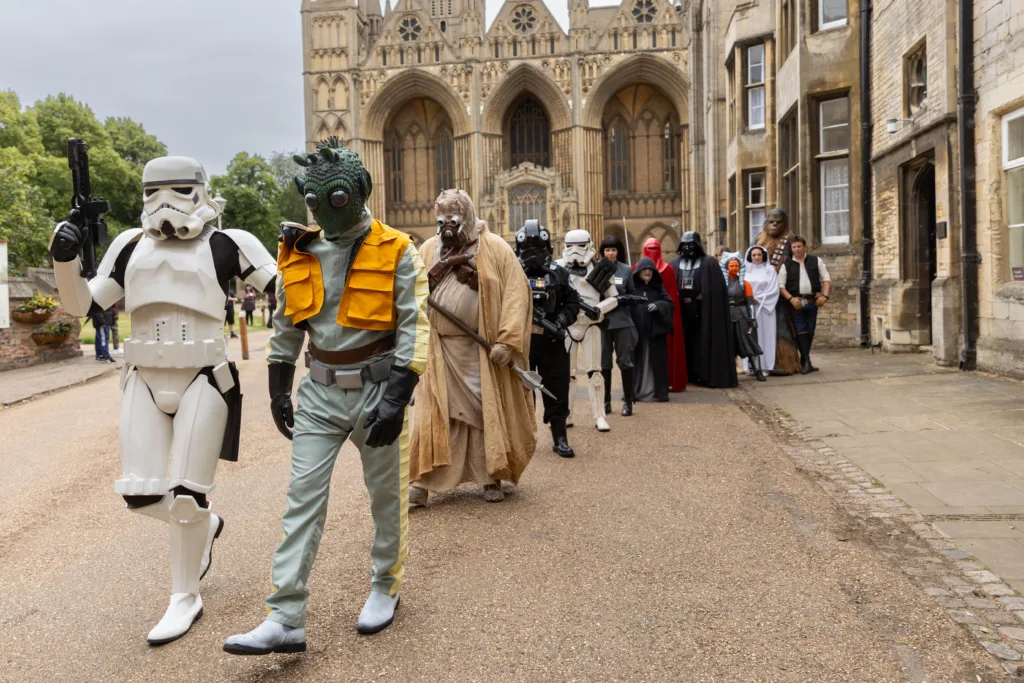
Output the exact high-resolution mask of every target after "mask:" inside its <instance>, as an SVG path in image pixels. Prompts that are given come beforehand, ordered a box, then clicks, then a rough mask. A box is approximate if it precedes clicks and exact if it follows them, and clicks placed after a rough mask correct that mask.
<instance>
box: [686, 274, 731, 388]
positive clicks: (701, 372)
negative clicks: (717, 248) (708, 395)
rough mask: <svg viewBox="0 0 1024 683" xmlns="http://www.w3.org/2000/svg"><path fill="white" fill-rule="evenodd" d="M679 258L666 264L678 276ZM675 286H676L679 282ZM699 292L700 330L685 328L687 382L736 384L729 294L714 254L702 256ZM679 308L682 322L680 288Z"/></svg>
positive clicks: (728, 386) (714, 384)
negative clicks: (688, 378)
mask: <svg viewBox="0 0 1024 683" xmlns="http://www.w3.org/2000/svg"><path fill="white" fill-rule="evenodd" d="M682 260H683V259H682V257H680V258H677V259H674V260H673V261H672V263H671V264H669V265H671V266H672V268H673V269H675V271H676V273H677V277H678V273H679V272H680V264H681V262H682ZM676 287H677V288H678V287H679V283H678V282H677V283H676ZM700 291H701V300H700V302H699V303H700V308H699V315H700V329H699V330H698V331H697V334H693V331H691V330H688V329H684V334H685V335H686V339H687V344H686V351H687V353H686V356H687V358H686V360H687V366H688V370H689V373H690V381H696V382H698V383H699V384H702V385H704V386H706V387H712V388H716V389H726V388H731V387H735V386H739V380H738V379H737V377H736V341H735V339H734V338H733V335H732V328H731V326H730V325H729V293H728V288H727V286H726V283H725V276H724V275H722V268H721V266H719V265H718V262H717V261H715V258H714V257H713V256H707V255H705V256H702V257H701V264H700ZM679 307H680V309H682V310H681V313H682V314H683V324H684V325H685V324H686V322H687V317H688V316H687V314H686V304H684V303H683V296H682V291H681V290H680V293H679Z"/></svg>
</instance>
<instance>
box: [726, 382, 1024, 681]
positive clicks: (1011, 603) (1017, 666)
mask: <svg viewBox="0 0 1024 683" xmlns="http://www.w3.org/2000/svg"><path fill="white" fill-rule="evenodd" d="M727 394H728V395H729V398H730V399H731V400H732V401H733V403H735V404H736V405H737V406H739V407H740V409H741V410H743V411H744V412H745V413H747V414H748V415H749V416H751V417H761V418H766V419H764V422H765V426H766V427H767V428H768V429H770V430H772V431H774V432H776V434H777V435H778V436H779V437H780V439H779V442H780V445H781V446H782V449H783V450H784V451H785V452H786V454H787V455H788V456H789V457H790V459H791V460H792V461H793V463H794V464H795V465H796V466H797V469H798V470H799V471H801V472H804V473H806V474H809V475H811V477H812V478H813V479H814V480H815V481H816V483H817V484H818V485H819V486H821V488H823V489H824V490H825V492H826V493H828V495H829V497H830V498H832V500H833V501H835V503H836V504H837V505H838V506H839V507H840V508H842V509H843V510H844V511H845V512H846V513H847V514H849V515H850V516H851V517H852V518H854V519H855V520H856V521H857V522H859V523H860V524H862V525H872V524H874V525H879V524H880V525H881V526H882V528H883V529H888V531H887V533H886V536H887V537H888V538H889V539H891V541H890V542H889V544H888V545H887V546H886V547H881V546H880V544H879V543H878V542H877V541H876V539H875V537H874V535H871V534H869V535H868V536H869V537H870V539H871V543H872V545H874V546H875V547H876V548H878V549H879V550H881V551H882V553H883V554H884V555H886V556H887V557H888V558H889V559H890V560H892V561H894V562H895V563H897V564H899V568H900V570H901V571H902V572H903V573H904V574H905V575H906V576H907V577H909V578H910V580H911V581H912V582H913V583H915V584H917V585H918V586H919V587H921V589H922V590H923V591H924V593H925V594H926V595H928V596H930V597H932V598H934V599H935V601H936V602H937V604H938V605H939V607H941V608H942V609H943V610H944V611H945V612H946V614H947V616H949V618H950V619H952V620H953V621H954V622H955V623H957V624H959V625H961V626H962V627H963V628H965V629H966V630H967V631H969V632H970V634H971V635H972V636H974V638H975V640H976V641H977V643H978V644H979V645H980V646H981V647H983V648H984V649H985V650H986V651H987V652H988V653H989V654H991V655H993V656H994V657H996V658H997V659H998V660H999V662H1000V663H1001V664H1002V665H1003V668H1004V669H1005V670H1006V671H1007V672H1008V673H1009V674H1011V675H1013V676H1018V677H1019V676H1024V596H1022V595H1020V594H1019V593H1017V592H1016V591H1015V590H1014V589H1013V588H1011V587H1010V586H1008V585H1006V584H1005V583H1003V582H1002V580H1001V579H1000V578H999V577H998V576H996V575H995V574H994V573H993V572H991V571H989V570H988V569H987V568H986V567H985V566H984V565H982V564H981V563H980V562H978V561H977V560H976V559H974V558H973V557H972V556H971V555H970V553H968V552H967V551H964V550H962V549H960V548H957V547H956V546H955V545H953V544H952V543H950V541H949V537H948V536H946V535H945V534H944V533H942V531H940V530H939V529H938V528H936V527H935V526H934V525H933V524H931V523H929V522H928V521H927V520H926V519H925V518H924V517H923V516H922V515H921V514H920V513H919V512H918V511H917V510H916V509H914V508H913V507H911V506H909V505H907V504H906V503H904V502H903V501H902V500H900V499H899V498H898V497H897V496H896V495H894V494H893V493H892V492H891V491H890V490H889V489H887V488H886V487H884V486H882V485H880V484H879V485H876V484H878V482H877V481H876V480H874V479H872V477H871V476H870V475H868V474H867V473H866V472H865V471H864V470H862V469H861V468H860V467H858V466H857V465H855V464H854V463H852V462H851V461H849V460H847V459H846V458H844V457H842V456H841V455H840V454H839V453H838V452H837V451H836V450H835V449H834V448H832V447H831V446H829V445H828V444H826V443H825V442H824V441H822V440H820V439H818V438H817V437H814V436H810V435H808V434H807V428H805V427H803V426H801V425H800V424H799V423H798V422H796V421H795V420H793V419H792V418H791V417H789V415H788V414H786V413H785V412H783V411H782V410H780V409H779V408H777V407H776V406H775V405H774V404H773V403H772V402H771V401H770V399H767V398H765V397H760V396H758V395H756V394H755V393H754V392H753V391H752V390H751V389H748V388H746V387H743V386H742V385H741V386H740V388H738V389H729V390H727ZM755 406H756V407H755ZM758 409H760V410H761V411H762V412H761V413H760V414H758V415H755V414H754V413H757V412H758ZM765 412H767V413H768V414H767V415H765V414H764V413H765ZM922 541H923V542H924V544H926V545H927V546H928V548H927V549H925V548H922V547H920V546H919V545H914V544H913V543H914V542H922Z"/></svg>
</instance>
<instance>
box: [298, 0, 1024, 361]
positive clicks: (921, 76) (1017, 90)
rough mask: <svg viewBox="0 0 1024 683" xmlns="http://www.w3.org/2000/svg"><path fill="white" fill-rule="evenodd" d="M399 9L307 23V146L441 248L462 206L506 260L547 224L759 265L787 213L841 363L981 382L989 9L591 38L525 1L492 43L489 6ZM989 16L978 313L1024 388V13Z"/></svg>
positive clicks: (601, 31) (795, 6)
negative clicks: (971, 188) (964, 51)
mask: <svg viewBox="0 0 1024 683" xmlns="http://www.w3.org/2000/svg"><path fill="white" fill-rule="evenodd" d="M378 1H379V0H358V4H357V0H303V4H302V12H303V32H304V43H305V57H304V59H305V65H304V78H305V84H306V88H305V92H306V131H307V144H308V145H309V146H310V148H312V147H313V146H314V145H315V143H316V141H317V140H319V139H322V138H324V137H327V136H328V135H338V136H339V137H341V138H343V139H344V140H345V141H346V142H347V143H348V144H350V145H351V146H352V147H354V148H355V149H356V150H358V151H359V152H360V153H361V154H362V155H363V157H364V159H365V161H366V163H367V166H368V167H369V169H370V170H371V173H372V174H373V177H374V180H375V191H374V196H373V198H372V209H373V211H374V212H375V214H376V215H378V216H384V217H385V218H386V219H387V220H388V222H389V223H391V224H392V225H394V226H396V227H398V228H400V229H403V230H405V231H407V232H409V233H411V234H412V235H414V237H415V239H416V240H417V241H421V240H422V239H424V238H425V237H426V236H428V235H430V234H432V233H433V228H432V226H431V215H430V208H431V202H432V200H433V198H434V197H435V196H436V194H437V192H438V190H439V189H440V188H442V187H448V186H459V187H462V188H464V189H466V190H468V191H469V192H470V193H471V194H472V195H473V197H474V198H475V199H476V201H477V205H478V207H479V209H480V213H481V217H483V218H485V219H486V220H487V221H488V223H489V224H490V225H491V227H492V229H493V230H495V231H497V232H499V233H500V234H502V235H504V236H505V237H506V238H509V239H511V236H512V233H513V231H514V230H515V229H516V228H517V227H519V225H521V224H522V221H523V220H525V219H527V218H540V219H541V220H542V221H544V222H545V223H546V224H547V225H548V226H549V227H550V228H551V229H552V231H553V233H554V234H555V236H556V237H558V236H561V235H563V234H564V233H565V232H566V231H567V230H570V229H572V228H576V227H581V228H585V229H587V230H590V231H591V233H592V234H593V235H594V237H595V238H596V239H600V237H601V236H602V234H603V233H605V232H608V233H614V234H617V235H620V236H621V235H622V232H623V229H624V228H625V231H626V233H628V240H629V245H630V250H631V251H632V253H633V257H634V258H635V257H636V254H637V252H638V251H639V249H640V245H641V243H642V241H643V240H645V239H646V238H647V237H649V236H654V237H656V238H658V239H659V240H660V241H661V242H662V246H663V248H664V249H665V250H666V251H669V252H671V251H674V249H675V247H676V243H677V241H678V238H679V236H680V234H681V233H682V232H683V231H685V230H688V229H694V230H699V231H700V232H701V233H702V234H703V235H704V236H705V241H706V243H707V244H708V245H709V247H713V246H715V245H717V244H725V245H726V246H727V247H729V248H730V249H734V250H743V249H746V247H747V246H748V245H749V244H750V242H751V239H752V238H753V237H754V236H756V235H757V234H758V232H759V231H760V228H761V223H762V222H763V220H764V216H765V214H766V213H767V212H768V211H769V210H771V209H773V208H776V207H780V208H783V209H785V210H786V211H787V213H788V214H789V217H790V224H791V229H792V232H794V233H796V234H801V235H803V236H804V237H806V238H807V240H808V242H809V246H810V247H811V249H812V250H813V251H814V252H815V253H816V254H818V255H820V256H822V257H823V258H825V259H826V261H827V263H828V266H829V271H830V273H831V275H832V280H833V296H832V299H831V301H830V302H829V305H828V306H827V307H826V308H825V309H823V310H822V312H821V315H820V318H819V335H818V339H819V341H818V342H817V343H819V344H821V343H827V344H831V345H847V346H852V345H856V344H858V343H861V342H862V341H866V342H867V343H870V344H875V345H881V346H882V347H883V348H885V349H887V350H890V351H921V350H926V351H928V352H930V353H932V354H933V355H934V357H935V360H936V362H938V363H942V364H956V363H957V361H958V359H960V355H961V349H962V348H963V347H964V345H965V343H964V329H965V320H964V319H965V315H964V305H963V294H962V292H963V291H964V289H963V286H964V282H965V279H964V278H963V277H962V274H963V272H964V264H963V263H962V259H963V258H967V259H968V261H970V260H971V255H970V252H971V250H970V249H969V248H968V249H966V250H965V249H964V248H963V244H962V239H961V201H960V200H961V175H962V174H961V171H960V166H961V159H960V152H959V134H958V122H959V120H960V115H959V113H958V90H957V84H958V80H957V78H958V74H957V60H958V56H959V55H958V14H957V12H958V6H959V5H960V3H961V2H964V1H966V2H971V0H893V1H891V2H874V3H871V4H869V5H862V1H861V0H674V3H675V4H670V3H669V2H666V1H663V0H623V1H622V4H620V5H618V6H613V7H598V8H592V7H589V6H588V4H587V1H586V0H569V30H568V32H567V33H566V32H564V31H563V30H562V29H561V27H560V26H559V24H558V23H557V22H556V21H555V20H554V18H553V17H552V16H551V14H550V12H549V11H548V10H547V8H546V7H545V5H544V4H543V2H540V1H539V0H509V1H508V2H506V3H505V4H504V5H503V6H502V8H501V10H500V11H499V13H498V16H497V18H496V19H495V21H494V22H493V24H492V25H491V26H490V27H489V28H487V27H486V26H485V19H484V16H485V8H484V5H483V3H482V2H481V0H398V3H397V4H396V6H395V8H394V9H391V8H388V9H386V10H385V11H384V12H383V13H382V11H381V8H380V6H379V5H378ZM864 16H867V17H868V22H869V23H868V25H867V29H868V34H869V41H868V44H869V46H870V48H869V50H868V54H867V55H862V42H861V38H862V28H863V27H862V25H861V22H862V20H863V18H864ZM973 16H974V37H973V45H974V50H973V58H974V64H973V69H974V70H973V73H974V76H975V80H976V83H975V88H976V92H977V97H978V101H977V104H976V108H975V114H974V121H975V122H976V131H975V142H976V145H975V149H976V158H977V163H976V166H975V168H974V169H973V172H974V174H975V177H976V182H977V185H976V188H977V190H976V195H977V199H976V207H975V208H976V214H977V219H976V226H975V231H976V235H977V247H978V251H979V252H980V256H981V261H980V265H978V266H969V267H977V268H978V269H979V270H978V274H979V278H978V292H977V301H976V306H972V307H968V312H970V311H972V310H975V308H976V310H977V313H978V315H977V320H974V319H972V320H971V322H970V325H973V326H977V329H978V332H979V336H978V343H977V359H978V363H979V366H980V367H982V368H988V369H995V370H999V371H1002V372H1014V373H1017V374H1021V373H1022V372H1024V371H1022V370H1020V369H1019V368H1021V367H1024V365H1022V364H1021V363H1020V361H1021V360H1024V30H1022V29H1024V2H1019V1H1018V0H973ZM862 57H866V58H867V61H866V64H865V65H864V67H865V68H866V69H867V70H866V72H865V73H863V74H862V71H861V69H862ZM862 88H866V92H864V91H862ZM864 98H866V99H867V100H868V102H869V105H868V109H869V110H868V111H862V107H863V104H862V103H863V100H864ZM865 124H866V127H865ZM864 140H868V141H869V147H868V148H867V149H863V141H864ZM865 166H866V168H865ZM865 173H867V176H868V178H869V183H870V185H869V186H868V187H864V184H863V178H864V177H865V175H864V174H865ZM964 175H965V177H970V176H969V175H966V174H964ZM968 201H969V203H970V200H968ZM865 207H867V208H868V210H867V211H865ZM968 224H969V225H970V224H971V221H969V222H968ZM866 228H867V229H870V230H871V232H870V233H868V236H869V238H870V239H869V240H868V245H867V246H865V244H864V241H865V240H864V238H865V229H866ZM865 249H867V253H869V255H870V258H871V262H870V263H869V268H868V270H867V272H868V275H869V277H867V278H864V277H863V273H864V272H865V269H864V265H865V263H864V259H863V255H864V254H865ZM968 272H969V271H968ZM968 289H969V288H968ZM862 302H863V303H864V304H865V306H866V316H862V314H861V310H862V309H861V304H862ZM967 317H971V316H970V315H968V316H967ZM862 334H863V336H862Z"/></svg>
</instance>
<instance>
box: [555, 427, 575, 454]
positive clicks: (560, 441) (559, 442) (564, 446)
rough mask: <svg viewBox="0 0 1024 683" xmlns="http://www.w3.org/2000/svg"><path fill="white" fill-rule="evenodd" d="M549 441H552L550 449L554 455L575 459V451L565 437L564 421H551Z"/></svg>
mask: <svg viewBox="0 0 1024 683" xmlns="http://www.w3.org/2000/svg"><path fill="white" fill-rule="evenodd" d="M551 439H552V441H554V445H553V446H552V447H551V450H553V451H554V452H555V453H558V455H559V456H561V457H563V458H575V457H576V451H574V450H573V449H572V446H570V445H569V440H568V439H567V438H566V436H565V421H564V420H557V421H555V420H552V422H551Z"/></svg>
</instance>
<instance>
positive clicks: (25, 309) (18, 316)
mask: <svg viewBox="0 0 1024 683" xmlns="http://www.w3.org/2000/svg"><path fill="white" fill-rule="evenodd" d="M59 307H60V303H59V302H58V301H57V300H56V299H54V298H53V297H52V296H44V295H42V294H41V293H40V292H39V291H38V290H37V291H36V293H35V294H33V295H32V298H31V299H29V300H28V301H26V302H25V303H23V304H22V305H20V306H18V307H17V308H15V309H14V312H13V313H12V314H11V316H12V317H13V318H14V319H15V320H16V321H18V322H19V323H30V324H33V323H41V322H46V321H47V320H49V318H50V316H51V315H53V312H54V311H55V310H57V308H59Z"/></svg>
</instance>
